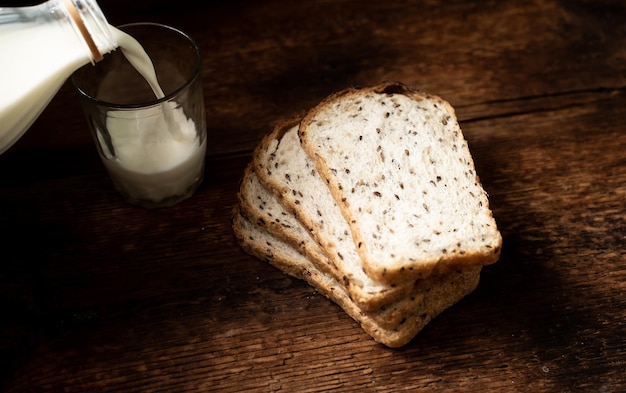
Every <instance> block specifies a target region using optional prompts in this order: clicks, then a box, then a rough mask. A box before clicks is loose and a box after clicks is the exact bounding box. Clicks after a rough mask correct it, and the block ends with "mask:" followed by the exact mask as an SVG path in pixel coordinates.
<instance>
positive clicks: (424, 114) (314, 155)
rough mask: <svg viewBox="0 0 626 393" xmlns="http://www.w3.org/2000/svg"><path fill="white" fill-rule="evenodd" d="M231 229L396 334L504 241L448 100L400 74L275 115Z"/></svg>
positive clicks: (471, 284) (260, 253)
mask: <svg viewBox="0 0 626 393" xmlns="http://www.w3.org/2000/svg"><path fill="white" fill-rule="evenodd" d="M233 229H234V232H235V234H236V237H237V240H238V242H239V244H240V245H241V247H242V248H243V249H244V250H245V251H246V252H248V253H250V254H252V255H254V256H256V257H258V258H260V259H263V260H265V261H268V262H269V263H270V264H272V265H273V266H275V267H276V268H278V269H280V270H282V271H283V272H285V273H287V274H290V275H292V276H294V277H297V278H300V279H303V280H305V281H307V282H308V283H309V284H310V285H311V286H313V287H314V288H316V289H317V290H318V291H319V292H320V293H322V294H323V295H325V296H326V297H328V298H329V299H331V300H332V301H334V302H335V303H337V304H338V305H339V306H340V307H341V308H342V309H343V310H344V311H345V312H346V313H347V314H348V315H350V316H351V317H352V318H353V319H354V320H356V321H357V322H358V323H360V325H361V327H362V328H363V330H364V331H365V332H367V333H368V334H369V335H370V336H372V337H373V338H374V340H376V341H377V342H380V343H382V344H384V345H386V346H389V347H400V346H402V345H405V344H406V343H408V342H409V341H410V340H411V339H412V338H413V337H414V336H415V335H416V334H417V333H418V332H419V331H420V330H421V329H422V328H423V327H424V326H425V325H426V324H427V323H428V322H429V321H430V320H431V319H432V318H434V317H435V316H437V315H438V314H440V313H441V312H442V311H443V310H445V309H447V308H449V307H450V306H452V305H453V304H455V303H457V302H458V301H459V300H460V299H462V298H463V297H465V296H466V295H468V294H469V293H470V292H472V291H473V290H474V289H475V288H476V286H477V285H478V281H479V278H480V271H481V268H482V266H484V265H487V264H491V263H494V262H496V261H497V259H498V257H499V254H500V249H501V243H502V238H501V236H500V233H499V231H498V228H497V226H496V222H495V220H494V218H493V215H492V212H491V210H490V208H489V201H488V198H487V193H486V192H485V191H484V189H483V188H482V185H481V183H480V181H479V178H478V175H477V174H476V172H475V168H474V163H473V160H472V157H471V154H470V151H469V148H468V145H467V142H466V140H465V139H464V136H463V134H462V132H461V129H460V127H459V125H458V122H457V119H456V116H455V113H454V110H453V108H452V107H451V106H450V104H448V103H447V102H446V101H444V100H443V99H441V98H439V97H436V96H433V95H429V94H426V93H423V92H421V91H418V90H415V89H413V88H410V87H408V86H406V85H403V84H400V83H384V84H381V85H377V86H374V87H369V88H348V89H345V90H343V91H340V92H338V93H335V94H333V95H331V96H329V97H328V98H326V99H325V100H323V101H322V102H321V103H319V104H318V105H317V106H316V107H314V108H313V109H311V110H310V111H309V112H308V113H307V114H305V115H304V117H303V118H301V119H292V120H287V121H285V122H283V123H281V124H279V125H278V126H276V127H275V129H274V130H273V131H271V132H270V133H269V134H268V135H267V136H266V137H265V138H264V139H263V140H262V141H261V143H260V144H259V145H258V146H257V148H256V149H255V151H254V153H253V157H252V160H251V161H250V163H249V164H248V166H247V168H246V170H245V172H244V174H243V177H242V180H241V183H240V186H239V192H238V201H237V205H236V207H235V210H234V214H233Z"/></svg>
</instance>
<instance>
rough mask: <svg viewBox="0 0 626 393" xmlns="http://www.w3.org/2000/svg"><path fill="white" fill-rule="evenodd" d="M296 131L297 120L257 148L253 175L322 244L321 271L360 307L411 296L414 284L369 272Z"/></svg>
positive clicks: (279, 127) (370, 307)
mask: <svg viewBox="0 0 626 393" xmlns="http://www.w3.org/2000/svg"><path fill="white" fill-rule="evenodd" d="M297 131H298V121H297V120H293V119H292V120H289V121H286V122H284V123H280V124H278V125H277V126H276V127H275V128H274V130H273V131H272V132H271V133H270V134H268V135H267V136H266V137H265V138H264V139H263V140H262V141H261V143H260V144H259V145H258V147H257V149H255V152H254V155H253V163H254V172H255V173H256V175H257V177H258V179H259V182H260V183H261V184H262V185H263V186H264V187H265V188H267V189H268V190H270V191H271V192H272V193H273V194H274V195H276V196H277V197H278V198H279V201H280V203H281V204H282V205H283V206H284V207H285V209H286V210H287V211H288V212H291V213H292V214H293V215H294V216H295V217H297V219H298V221H299V222H300V223H301V224H302V225H303V227H304V228H306V229H307V230H308V232H309V233H310V234H311V237H312V238H313V239H314V240H315V241H316V242H317V244H319V245H320V246H321V249H322V250H323V252H324V254H325V255H326V257H327V258H326V261H327V262H326V267H324V266H318V268H320V270H322V271H324V272H326V273H329V274H332V275H333V277H334V278H335V279H336V280H338V281H341V282H342V284H343V285H344V287H345V288H346V289H347V291H348V293H349V294H350V296H351V298H352V299H353V300H354V301H355V302H356V303H357V304H359V307H361V308H363V309H366V310H375V309H378V308H380V307H382V306H385V305H388V304H390V303H392V302H395V301H397V300H398V299H401V298H404V297H406V296H408V295H409V294H410V291H411V289H412V287H413V283H414V281H415V280H413V281H410V280H403V281H402V282H401V283H394V282H379V281H377V280H375V279H372V278H371V277H370V276H368V275H367V274H366V273H365V271H364V270H363V266H362V263H361V258H360V256H359V254H358V252H357V249H356V247H355V244H354V241H353V237H352V231H351V228H350V226H349V225H348V223H347V222H346V221H345V219H344V218H343V216H342V214H341V210H340V208H339V206H338V204H337V202H336V201H335V200H334V199H333V196H332V195H331V194H330V192H329V190H328V188H327V187H326V184H324V182H323V180H322V179H321V177H320V176H319V174H318V173H317V171H316V169H315V166H314V164H313V161H312V160H311V159H310V158H309V157H308V156H307V155H306V153H305V152H304V151H303V150H302V148H301V146H300V142H299V139H298V133H297ZM312 260H313V261H318V260H319V259H316V258H312ZM320 261H321V260H320Z"/></svg>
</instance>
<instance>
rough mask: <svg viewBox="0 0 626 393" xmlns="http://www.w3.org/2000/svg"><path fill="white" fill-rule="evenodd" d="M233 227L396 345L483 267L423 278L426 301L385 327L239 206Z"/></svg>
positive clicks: (261, 253)
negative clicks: (253, 220) (244, 213)
mask: <svg viewBox="0 0 626 393" xmlns="http://www.w3.org/2000/svg"><path fill="white" fill-rule="evenodd" d="M233 231H234V233H235V236H236V238H237V241H238V243H239V244H240V246H241V248H242V249H243V250H244V251H246V252H247V253H249V254H251V255H253V256H255V257H257V258H259V259H262V260H264V261H267V262H268V263H270V264H271V265H272V266H274V267H276V268H277V269H279V270H281V271H283V272H284V273H286V274H289V275H291V276H293V277H296V278H299V279H302V280H305V281H306V282H307V283H308V284H309V285H311V286H312V287H313V288H315V289H316V290H317V291H318V292H319V293H321V294H322V295H324V296H325V297H327V298H328V299H330V300H331V301H333V302H335V303H336V304H337V305H339V306H340V307H341V308H342V309H343V310H344V311H345V312H346V313H347V314H348V315H349V316H350V317H351V318H352V319H354V320H355V321H356V322H358V323H359V324H360V326H361V328H362V329H363V330H364V331H365V332H366V333H367V334H369V335H370V336H371V337H372V338H373V339H374V340H375V341H377V342H379V343H381V344H383V345H386V346H388V347H392V348H396V347H401V346H403V345H405V344H407V343H408V342H409V341H411V340H412V339H413V337H415V335H417V334H418V333H419V332H420V331H421V330H422V329H423V328H424V326H426V325H427V324H428V323H429V322H430V321H431V320H432V319H433V318H435V317H436V316H437V315H439V314H440V313H441V312H443V311H444V310H445V309H447V308H449V307H451V306H452V305H454V304H455V303H457V302H458V301H460V300H461V299H462V298H463V297H465V296H467V295H468V294H469V293H471V292H472V291H473V290H474V289H475V288H476V286H477V285H478V281H479V278H480V267H477V268H473V269H469V270H466V271H456V272H450V273H447V274H445V275H441V276H433V277H430V278H428V279H425V280H421V281H420V282H419V290H420V292H421V293H423V301H422V302H421V303H420V305H419V306H418V307H416V308H415V309H414V310H413V312H412V313H410V314H409V315H407V317H406V318H404V319H403V320H402V321H401V322H400V323H399V324H398V325H397V326H395V327H391V328H385V327H382V326H381V325H380V324H379V323H378V322H377V321H376V318H375V314H372V313H367V312H364V311H363V310H361V309H360V308H359V307H358V306H357V305H356V303H354V302H353V301H352V299H350V296H349V295H348V293H347V292H346V290H345V288H344V287H343V286H342V285H340V283H339V282H338V281H337V280H335V278H333V277H332V276H331V275H328V274H325V273H323V272H321V271H319V270H318V269H317V267H316V266H315V265H314V264H312V263H311V261H309V260H308V259H307V258H306V257H305V256H304V255H302V254H301V253H299V252H298V251H297V250H296V249H294V248H293V247H291V246H290V245H289V244H287V243H285V242H283V241H281V240H280V239H278V238H276V237H274V236H272V235H271V234H270V233H269V232H267V231H265V230H264V228H262V227H259V226H257V225H255V224H254V223H252V222H250V221H249V220H247V219H246V218H245V217H244V216H243V215H242V214H240V212H239V207H238V206H236V207H235V209H234V212H233Z"/></svg>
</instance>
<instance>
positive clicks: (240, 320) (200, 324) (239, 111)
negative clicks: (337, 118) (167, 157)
mask: <svg viewBox="0 0 626 393" xmlns="http://www.w3.org/2000/svg"><path fill="white" fill-rule="evenodd" d="M222 3H223V4H222ZM222 3H218V4H213V2H200V3H198V2H191V1H176V2H175V1H170V0H155V1H147V0H146V1H134V2H128V1H121V0H101V1H100V5H101V7H102V9H103V10H104V12H105V13H106V14H107V16H108V18H109V21H110V22H111V23H112V24H121V23H126V22H136V21H153V22H163V23H167V24H170V25H172V26H175V27H178V28H180V29H182V30H184V31H186V32H188V33H189V34H190V35H191V36H192V37H194V38H195V39H196V40H197V41H198V43H199V45H200V46H201V48H202V51H203V55H204V74H203V75H204V76H203V77H204V88H205V98H206V109H207V123H208V132H209V134H210V137H211V144H210V147H209V153H208V154H209V155H208V160H207V177H206V180H205V182H204V184H203V185H202V187H201V188H200V189H199V190H198V192H197V194H196V195H195V196H194V197H193V198H192V199H190V200H188V201H185V202H183V203H181V204H180V205H178V206H175V207H173V208H169V209H164V210H151V211H147V210H142V209H138V208H135V207H132V206H129V205H126V204H125V203H124V202H123V201H122V200H121V198H120V197H119V196H118V194H117V193H116V192H115V191H114V190H113V188H112V186H111V184H110V182H109V179H108V176H107V174H106V172H105V170H104V168H103V166H102V164H101V163H100V162H99V159H98V157H97V155H96V151H95V147H94V146H93V143H92V141H91V139H90V136H89V135H88V133H87V129H86V124H85V121H84V119H83V115H82V112H81V110H80V107H79V103H78V99H77V96H76V94H75V93H74V92H73V91H72V89H71V87H70V86H69V85H68V84H66V85H65V86H64V87H63V88H62V90H61V91H60V92H59V93H58V94H57V96H56V97H55V98H54V100H53V101H52V102H51V103H50V105H49V106H48V108H47V109H46V111H45V112H44V113H43V115H42V116H41V118H40V119H39V120H38V121H37V122H36V123H35V124H34V126H33V127H32V129H31V130H30V131H29V132H28V133H27V134H26V135H25V136H24V137H23V138H22V139H21V140H20V141H19V142H18V144H16V145H15V146H14V147H13V148H12V149H11V150H10V151H8V152H7V153H5V154H4V155H2V156H0V179H1V181H0V232H1V237H0V239H1V240H0V242H1V243H0V244H1V245H2V253H1V254H0V255H1V256H0V261H1V262H0V387H1V388H2V389H3V390H4V391H6V392H61V391H62V392H138V391H143V392H190V391H223V392H239V391H262V392H275V391H284V392H325V391H346V392H353V391H380V392H398V391H442V392H444V391H445V392H450V391H472V392H487V391H496V392H505V391H506V392H509V391H510V392H601V393H608V392H623V391H626V338H625V337H626V293H625V292H626V252H625V245H626V5H625V4H624V2H623V1H620V0H615V1H609V0H600V1H595V0H593V1H592V0H582V1H574V0H561V1H557V0H535V1H461V0H458V1H434V0H433V1H423V2H409V1H379V2H363V1H348V0H343V1H340V0H338V1H330V0H316V1H290V0H289V1H287V0H267V1H232V2H222ZM385 80H396V81H402V82H405V83H407V84H411V85H413V86H416V87H419V88H421V89H423V90H426V91H428V92H431V93H435V94H438V95H440V96H442V97H443V98H445V99H447V100H448V101H450V102H451V103H452V105H454V106H455V107H456V109H457V113H458V116H459V119H460V123H461V127H462V128H463V130H464V132H465V134H466V137H467V139H468V141H469V144H470V149H471V150H472V153H473V155H474V158H475V162H476V166H477V170H478V173H479V174H480V175H481V179H482V181H483V185H484V187H485V188H486V189H487V191H488V192H489V194H490V198H491V204H492V208H493V211H494V214H495V216H496V219H497V221H498V224H499V226H500V229H501V232H502V234H503V238H504V248H503V253H502V257H501V259H500V261H499V262H498V263H497V264H495V265H492V266H489V267H487V268H485V269H484V273H483V275H482V279H481V283H480V285H479V287H478V289H477V290H476V291H475V292H474V293H473V294H471V295H470V296H469V297H467V298H465V299H464V300H463V301H462V302H461V303H459V304H457V305H456V306H454V307H453V308H451V309H449V310H447V311H446V312H444V313H443V314H442V315H441V316H439V317H438V318H437V319H435V320H433V321H432V322H431V323H430V324H429V325H428V326H427V327H426V328H425V329H424V330H423V331H422V332H421V333H420V334H419V335H418V336H417V337H416V338H415V339H414V340H413V341H412V342H411V343H409V344H408V345H407V346H406V347H403V348H401V349H395V350H391V349H388V348H385V347H383V346H381V345H378V344H376V343H375V342H374V341H373V340H372V339H371V338H370V337H369V336H367V335H366V334H365V333H364V332H363V331H362V330H361V329H360V328H359V326H358V325H357V324H356V323H355V322H354V321H353V320H351V319H350V318H349V317H347V315H346V314H344V313H343V312H342V311H341V309H339V307H337V306H336V305H334V304H333V303H331V302H329V301H328V300H327V299H325V298H323V297H322V296H320V295H318V294H316V292H315V291H314V290H313V289H312V288H310V287H308V286H307V285H306V284H304V283H303V282H300V281H297V280H295V279H292V278H289V277H287V276H285V275H283V274H282V273H280V272H279V271H277V270H275V269H273V268H271V267H270V266H268V265H267V264H265V263H263V262H260V261H259V260H256V259H254V258H252V257H250V256H248V255H246V254H245V253H243V252H242V251H241V250H240V249H239V248H238V246H237V244H236V242H235V240H234V238H233V235H232V233H231V229H230V217H229V210H230V207H231V206H232V205H233V203H234V202H235V192H236V190H237V183H238V180H239V178H240V175H241V173H242V171H243V168H244V166H245V164H246V163H247V161H248V159H249V158H250V152H251V150H252V149H253V148H254V146H255V145H256V144H257V143H258V142H259V140H260V138H261V137H262V136H263V135H264V134H265V133H266V132H268V131H269V130H270V128H271V127H272V125H273V124H274V123H275V122H276V121H277V120H279V119H281V118H284V117H287V116H291V115H293V114H296V113H299V112H302V111H304V110H306V109H308V108H309V107H311V106H312V105H313V104H315V103H316V102H318V101H319V100H320V99H322V98H323V97H325V96H326V95H328V94H330V93H332V92H334V91H336V90H339V89H342V88H344V87H347V86H350V85H362V86H363V85H371V84H376V83H379V82H382V81H385Z"/></svg>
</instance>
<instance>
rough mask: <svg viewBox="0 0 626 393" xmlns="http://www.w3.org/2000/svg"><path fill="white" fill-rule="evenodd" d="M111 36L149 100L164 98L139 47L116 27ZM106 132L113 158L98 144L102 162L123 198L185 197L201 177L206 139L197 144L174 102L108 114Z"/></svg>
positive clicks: (193, 129) (193, 130)
mask: <svg viewBox="0 0 626 393" xmlns="http://www.w3.org/2000/svg"><path fill="white" fill-rule="evenodd" d="M114 36H115V37H116V40H117V42H118V43H119V45H120V48H121V49H122V52H123V54H124V55H125V56H126V58H127V59H128V60H129V61H130V63H131V64H132V65H133V66H134V67H135V68H136V69H137V71H139V73H140V74H141V75H142V76H143V77H144V78H145V79H146V80H147V81H148V83H149V85H150V86H151V88H152V90H153V91H154V94H155V97H156V98H162V97H164V94H163V91H162V90H161V88H160V86H159V84H158V81H157V79H156V74H155V71H154V67H153V65H152V62H151V61H150V58H149V57H148V56H147V55H146V53H145V52H144V50H143V48H142V47H141V46H140V45H139V44H138V43H137V41H135V40H134V39H133V38H132V37H130V36H129V35H128V34H126V33H124V32H122V31H120V30H118V29H114ZM106 128H107V130H108V132H109V135H110V137H111V143H112V145H113V148H114V150H115V154H113V152H110V151H107V150H106V143H103V141H100V142H101V143H100V145H101V146H103V153H104V155H105V158H110V159H103V162H104V165H105V166H106V168H107V170H108V171H109V173H110V175H111V177H112V178H113V181H114V182H115V184H116V185H117V187H118V188H119V189H120V191H122V192H123V193H124V194H125V195H126V196H128V197H129V198H131V199H135V200H145V201H152V202H155V203H158V202H160V201H162V200H165V199H167V198H169V197H176V196H180V195H184V194H186V193H187V192H188V190H189V188H190V187H191V186H193V185H194V184H195V183H196V182H197V180H198V179H199V178H200V177H201V176H202V172H203V165H204V155H205V152H206V138H205V139H204V140H203V141H202V143H200V137H199V134H198V132H197V130H196V125H195V124H194V122H193V120H192V119H191V118H187V117H186V115H185V113H184V112H183V110H182V108H181V107H179V106H177V104H176V103H175V102H171V101H170V102H164V103H162V104H157V105H154V106H151V107H147V108H142V109H137V110H123V111H122V110H112V111H109V112H108V113H107V119H106ZM99 137H100V138H101V137H102V136H100V135H99Z"/></svg>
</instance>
